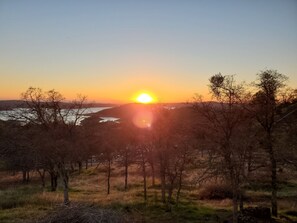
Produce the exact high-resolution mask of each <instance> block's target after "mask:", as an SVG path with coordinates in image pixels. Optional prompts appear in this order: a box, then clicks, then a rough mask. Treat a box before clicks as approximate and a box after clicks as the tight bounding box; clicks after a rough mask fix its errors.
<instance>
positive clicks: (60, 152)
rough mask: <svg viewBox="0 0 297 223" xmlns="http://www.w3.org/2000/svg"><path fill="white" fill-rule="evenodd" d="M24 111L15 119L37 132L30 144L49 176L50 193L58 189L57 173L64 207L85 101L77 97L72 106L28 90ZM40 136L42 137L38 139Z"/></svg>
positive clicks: (56, 95) (48, 94)
mask: <svg viewBox="0 0 297 223" xmlns="http://www.w3.org/2000/svg"><path fill="white" fill-rule="evenodd" d="M22 100H23V101H24V102H25V105H26V108H25V109H21V110H20V113H19V114H18V116H17V117H16V118H17V120H20V121H22V122H24V123H25V124H26V126H28V128H31V129H35V130H38V131H39V134H35V137H34V139H32V140H31V141H32V142H33V143H34V144H35V147H36V148H37V149H38V154H39V157H40V159H39V161H40V162H42V164H43V166H44V168H45V169H47V170H48V171H49V173H50V175H51V182H52V189H53V190H55V188H56V186H57V172H58V173H59V175H60V176H61V179H62V182H63V186H64V204H65V205H68V204H69V196H68V190H69V185H68V184H69V169H68V167H69V163H70V162H71V161H73V159H74V157H73V156H72V150H73V148H75V147H76V145H77V144H78V143H79V142H78V139H79V137H78V131H77V129H78V123H79V121H80V119H81V118H82V114H83V113H84V102H85V100H86V98H85V97H82V96H79V97H78V99H77V100H75V101H73V102H71V103H64V101H65V99H64V97H63V96H62V95H61V94H60V93H59V92H57V91H55V90H50V91H47V92H44V91H43V90H42V89H40V88H32V87H30V88H29V89H28V90H27V91H26V92H24V93H23V94H22ZM40 136H42V137H40Z"/></svg>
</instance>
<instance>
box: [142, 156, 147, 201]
mask: <svg viewBox="0 0 297 223" xmlns="http://www.w3.org/2000/svg"><path fill="white" fill-rule="evenodd" d="M142 176H143V198H144V201H145V202H146V201H147V192H146V169H145V161H144V158H143V160H142Z"/></svg>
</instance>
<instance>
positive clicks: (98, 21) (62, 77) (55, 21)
mask: <svg viewBox="0 0 297 223" xmlns="http://www.w3.org/2000/svg"><path fill="white" fill-rule="evenodd" d="M265 69H276V70H278V71H279V72H280V73H282V74H285V75H287V76H288V77H289V80H290V81H289V85H290V86H292V87H295V88H296V87H297V1H296V0H282V1H281V0H246V1H244V0H232V1H231V0H224V1H222V0H216V1H215V0H185V1H182V0H146V1H145V0H94V1H93V0H86V1H77V0H68V1H66V0H52V1H45V0H26V1H21V0H0V100H1V99H2V100H4V99H19V98H20V94H21V93H22V92H24V91H26V89H28V87H30V86H32V87H40V88H42V89H43V90H50V89H55V90H57V91H59V92H60V93H62V94H63V95H64V96H65V97H66V98H67V99H73V98H75V97H76V95H77V94H82V95H86V96H87V97H88V99H89V100H91V101H97V102H117V103H118V102H121V103H127V102H131V100H132V98H133V97H135V95H136V94H138V93H140V92H143V91H145V92H149V93H151V94H153V95H154V96H155V97H156V98H157V99H158V101H159V102H187V101H189V100H191V99H192V98H193V96H194V94H195V93H199V94H202V95H206V94H207V93H208V87H207V85H208V79H209V78H210V76H211V75H214V74H217V73H219V72H221V73H222V74H223V75H230V74H236V78H237V80H238V81H246V82H247V83H248V82H251V81H254V80H255V79H256V74H257V73H259V72H261V71H262V70H265Z"/></svg>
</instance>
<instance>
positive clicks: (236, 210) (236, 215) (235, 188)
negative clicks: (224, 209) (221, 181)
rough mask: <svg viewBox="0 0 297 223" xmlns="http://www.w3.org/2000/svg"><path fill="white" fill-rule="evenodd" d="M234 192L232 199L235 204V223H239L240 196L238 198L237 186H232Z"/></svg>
mask: <svg viewBox="0 0 297 223" xmlns="http://www.w3.org/2000/svg"><path fill="white" fill-rule="evenodd" d="M232 190H233V198H232V204H233V221H232V222H233V223H237V221H238V196H237V187H236V185H234V183H233V185H232Z"/></svg>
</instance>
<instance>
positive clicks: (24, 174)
mask: <svg viewBox="0 0 297 223" xmlns="http://www.w3.org/2000/svg"><path fill="white" fill-rule="evenodd" d="M22 172H23V183H26V174H27V172H26V170H23V171H22Z"/></svg>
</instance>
